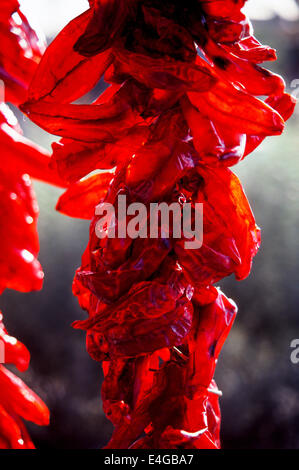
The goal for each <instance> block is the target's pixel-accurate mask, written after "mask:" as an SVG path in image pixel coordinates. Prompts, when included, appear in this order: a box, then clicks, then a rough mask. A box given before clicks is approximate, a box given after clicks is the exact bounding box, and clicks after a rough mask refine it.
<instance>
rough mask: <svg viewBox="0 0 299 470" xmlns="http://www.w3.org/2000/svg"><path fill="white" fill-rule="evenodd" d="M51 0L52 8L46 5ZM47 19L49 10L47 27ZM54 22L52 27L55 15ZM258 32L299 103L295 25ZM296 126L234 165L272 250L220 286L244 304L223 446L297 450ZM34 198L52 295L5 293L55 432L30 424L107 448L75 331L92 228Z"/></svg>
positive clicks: (40, 188)
mask: <svg viewBox="0 0 299 470" xmlns="http://www.w3.org/2000/svg"><path fill="white" fill-rule="evenodd" d="M63 1H64V0H61V3H63ZM254 1H255V2H256V4H257V3H258V2H259V1H260V0H253V1H251V3H254ZM80 2H81V0H80ZM80 2H79V3H80ZM31 3H32V1H31ZM39 3H42V2H41V0H39ZM43 3H44V4H45V5H44V8H46V4H47V1H46V0H43ZM72 3H73V4H74V5H75V4H76V1H74V0H73V2H72ZM81 3H82V2H81ZM68 4H70V2H68ZM78 6H79V4H78V5H77V7H78ZM50 13H51V11H50V10H49V14H50ZM75 14H77V11H76V12H75ZM46 15H47V12H46V11H44V18H43V20H44V23H45V17H46ZM69 16H72V13H71V12H70V13H69ZM49 21H50V20H49ZM51 21H52V22H53V24H54V27H53V28H52V29H55V18H52V19H51ZM60 21H62V19H61V18H60ZM57 23H59V21H57ZM254 26H255V29H256V36H257V37H258V38H259V39H260V40H261V41H262V42H263V43H267V44H271V45H272V46H274V47H276V48H277V49H278V51H279V61H278V62H277V63H276V64H269V67H270V68H271V69H272V70H274V71H278V72H279V73H281V74H282V75H283V76H284V77H285V78H286V82H287V87H288V89H289V91H293V92H294V93H295V94H296V88H293V89H292V88H291V83H292V80H294V79H297V78H298V79H299V64H298V52H299V30H298V22H296V21H293V22H289V21H285V20H282V19H281V18H278V17H277V16H276V17H275V18H273V19H271V20H268V21H256V22H254ZM47 33H48V34H49V31H47ZM48 39H49V40H51V37H49V38H48ZM297 88H298V89H299V83H298V85H297ZM297 95H298V96H299V93H297ZM298 120H299V118H298V114H297V115H296V116H294V117H293V118H292V119H291V121H289V123H288V126H287V129H286V131H285V134H284V135H283V136H282V137H273V138H270V139H268V140H267V141H265V142H264V144H263V145H262V146H261V147H260V148H259V149H258V150H257V151H256V152H255V153H254V154H252V155H250V156H249V157H247V159H246V160H245V161H244V162H242V163H241V164H240V165H239V166H238V168H234V170H235V171H236V173H237V174H238V176H239V177H240V178H241V180H242V182H243V185H244V187H245V190H246V193H247V196H248V198H249V200H250V202H251V205H252V208H253V210H254V213H255V215H256V219H257V223H258V224H259V225H260V226H261V228H262V239H263V244H262V248H261V250H260V252H259V254H258V256H257V257H256V259H255V261H254V264H253V271H252V274H251V275H250V277H249V278H248V279H247V280H246V281H243V282H241V283H238V282H236V281H235V279H233V278H229V279H226V280H225V281H223V282H222V283H221V286H222V288H223V290H224V292H225V293H226V294H227V295H228V296H229V297H232V298H233V299H234V300H235V301H236V302H237V303H238V306H239V314H238V317H237V321H236V323H235V326H234V328H233V330H232V332H231V334H230V337H229V339H228V341H227V343H226V345H225V347H224V350H223V353H222V356H221V357H220V361H219V365H218V369H217V374H216V379H217V382H218V385H219V387H220V388H221V389H222V390H223V394H224V396H223V398H222V400H221V405H222V414H223V425H222V441H223V447H224V448H244V449H245V448H250V449H254V448H276V449H281V448H299V364H298V365H294V364H292V363H291V360H290V353H291V348H290V343H291V341H292V340H293V339H294V338H299V311H298V301H299V290H298V281H299V274H298V273H299V256H298V252H299V236H298V231H299V213H298V201H299V197H298V196H299V184H298V180H299V160H298V147H299V141H298V124H299V122H298ZM21 124H22V125H23V127H24V130H25V133H26V135H27V136H29V137H31V138H32V139H34V140H35V141H37V142H39V143H42V144H43V145H44V146H47V147H49V144H50V142H51V141H53V138H52V136H48V135H47V134H45V133H44V132H42V131H41V130H39V129H38V128H37V127H35V126H34V125H32V124H31V123H30V122H29V121H28V120H26V119H24V118H23V117H21ZM35 189H36V193H37V197H38V201H39V204H40V210H41V215H40V219H39V232H40V243H41V252H40V260H41V263H42V265H43V267H44V271H45V284H44V289H43V291H41V292H38V293H32V294H25V295H24V294H18V293H16V292H13V291H6V292H5V293H4V294H3V295H2V297H1V299H0V307H1V309H2V310H3V311H4V313H5V318H6V324H7V327H8V329H9V331H10V332H11V334H14V335H15V336H17V337H18V338H20V339H21V340H22V341H23V342H24V343H25V344H26V345H27V346H28V347H29V349H30V351H31V354H32V362H31V367H30V369H29V371H28V372H27V373H26V374H23V376H22V377H23V378H25V380H26V382H27V383H28V384H29V385H31V386H32V387H33V388H34V389H35V390H36V391H37V392H38V393H39V394H40V395H41V396H42V397H43V398H44V400H45V401H46V402H47V404H48V406H49V408H50V410H51V413H52V420H51V425H50V427H49V428H39V427H36V426H31V425H30V426H29V427H30V430H31V433H32V436H33V438H34V440H35V442H36V444H37V446H38V447H42V448H64V449H65V448H69V449H76V448H98V447H102V446H103V445H104V444H105V443H106V442H107V441H108V439H109V435H110V433H111V429H112V428H111V425H110V423H109V422H108V421H107V420H106V418H105V416H104V415H103V412H102V410H101V403H100V385H101V380H102V374H101V368H100V366H99V365H98V364H97V363H95V362H93V361H92V360H91V359H90V358H89V356H88V355H87V353H86V351H85V335H84V333H83V332H80V331H75V330H73V329H72V328H71V326H70V325H71V323H72V322H73V321H74V320H76V319H79V318H85V315H84V313H83V312H82V311H81V310H80V308H79V306H78V304H77V301H76V299H75V298H73V296H72V293H71V283H72V278H73V275H74V271H75V269H76V267H77V266H79V265H80V258H81V254H82V252H83V250H84V248H85V246H86V243H87V240H88V223H86V222H82V221H79V220H72V219H70V218H68V217H65V216H62V215H60V214H59V213H57V212H55V210H54V208H55V204H56V201H57V198H58V196H59V194H60V193H61V191H60V190H57V189H55V188H51V187H47V186H45V185H42V184H40V183H35Z"/></svg>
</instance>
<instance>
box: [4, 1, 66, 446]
mask: <svg viewBox="0 0 299 470" xmlns="http://www.w3.org/2000/svg"><path fill="white" fill-rule="evenodd" d="M0 43H1V49H0V80H1V83H0V85H1V90H0V91H1V96H0V147H1V162H0V239H1V253H0V293H2V292H3V290H5V289H6V288H9V289H15V290H17V291H20V292H30V291H32V290H38V289H41V287H42V283H43V277H44V274H43V271H42V268H41V266H40V264H39V262H38V260H37V256H38V252H39V241H38V234H37V217H38V205H37V201H36V199H35V194H34V192H33V189H32V184H31V180H30V177H29V175H28V173H29V174H30V175H32V176H33V177H36V178H38V179H41V180H44V181H47V182H48V183H53V184H59V178H57V177H56V176H55V173H54V172H52V171H51V170H49V161H50V155H49V154H48V153H47V152H46V151H45V150H43V149H42V148H40V147H38V146H37V145H35V144H33V143H32V142H30V141H29V140H28V139H26V138H25V137H24V136H23V135H22V131H21V128H20V126H19V124H18V121H17V118H16V117H15V115H14V114H13V112H12V110H11V109H10V108H9V107H8V106H7V104H6V103H5V102H4V99H6V100H7V101H9V102H10V103H12V104H14V105H16V106H18V105H19V104H20V103H21V102H23V101H24V100H25V98H26V96H27V91H28V86H29V83H30V81H31V79H32V76H33V74H34V72H35V70H36V68H37V65H38V62H39V61H40V59H41V57H42V54H43V52H44V49H45V47H44V43H43V40H42V38H40V37H39V36H38V35H37V34H36V32H35V31H34V30H33V29H32V28H31V26H30V24H29V23H28V21H27V19H26V17H25V16H24V15H23V13H22V11H21V10H20V8H19V2H18V1H15V0H2V2H1V12H0ZM0 359H1V361H0V362H1V365H0V448H1V449H3V448H4V449H11V448H13V449H32V448H34V445H33V443H32V441H31V439H30V437H29V435H28V433H27V431H26V428H25V426H24V424H23V419H24V420H28V421H32V422H34V423H36V424H39V425H47V424H48V423H49V411H48V409H47V407H46V405H45V404H44V403H43V402H42V400H41V399H40V398H39V397H38V396H37V395H36V394H35V393H34V392H33V391H32V390H30V389H29V388H28V387H27V386H26V385H25V383H24V382H23V381H22V380H21V379H19V378H18V377H17V376H16V375H14V374H13V373H12V372H10V371H9V370H8V369H7V368H6V367H4V365H2V363H3V360H4V362H5V363H6V364H14V365H15V366H16V367H17V368H18V370H19V371H21V372H24V371H25V370H26V369H27V368H28V366H29V362H30V354H29V351H28V350H27V349H26V347H25V346H24V345H23V344H22V343H20V342H19V341H17V340H16V339H15V338H13V337H11V336H9V335H8V332H7V331H6V329H5V327H4V324H3V317H2V314H1V313H0Z"/></svg>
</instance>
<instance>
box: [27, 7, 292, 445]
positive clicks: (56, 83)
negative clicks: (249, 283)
mask: <svg viewBox="0 0 299 470" xmlns="http://www.w3.org/2000/svg"><path fill="white" fill-rule="evenodd" d="M89 3H90V8H89V9H88V10H87V11H86V12H85V13H83V14H82V15H80V16H79V17H77V18H75V19H74V20H73V21H72V22H71V23H70V24H69V25H67V26H66V27H65V28H64V30H63V31H62V32H61V33H60V34H59V35H58V36H57V38H56V39H55V40H54V41H53V42H52V44H51V45H50V46H49V48H48V49H47V51H46V53H45V55H44V57H43V59H42V61H41V64H40V66H39V68H38V70H37V73H36V74H35V77H34V80H33V82H32V84H31V87H30V90H29V98H28V100H27V102H26V103H25V104H24V105H22V110H23V111H24V112H26V113H27V115H28V116H29V117H30V118H31V119H32V120H33V121H34V122H35V123H37V124H38V125H39V126H41V127H42V128H43V129H45V130H47V131H49V132H51V133H53V134H55V135H59V136H61V137H62V139H61V141H60V143H55V144H54V145H53V155H52V164H51V167H52V168H53V169H56V171H57V174H58V175H59V177H60V178H62V179H63V180H64V181H65V183H66V184H68V185H69V187H68V189H67V191H66V192H65V193H64V195H63V196H62V197H61V198H60V200H59V202H58V205H57V208H58V210H60V211H61V212H63V213H65V214H68V215H70V216H73V217H79V218H85V219H90V220H91V226H90V240H89V243H88V246H87V248H86V251H85V253H84V255H83V257H82V266H81V267H80V268H79V269H78V271H77V273H76V276H75V280H74V285H73V291H74V294H75V295H76V296H77V297H78V300H79V302H80V305H81V307H82V308H83V309H84V310H86V311H87V313H88V318H87V319H86V320H83V321H78V322H76V323H75V324H74V326H75V327H76V328H82V329H84V330H86V332H87V349H88V351H89V353H90V355H91V356H92V357H93V358H94V359H95V360H97V361H100V362H102V364H103V369H104V375H105V380H104V384H103V387H102V398H103V407H104V411H105V413H106V415H107V416H108V418H109V419H110V420H111V421H112V422H113V424H114V426H115V430H114V433H113V436H112V438H111V440H110V442H109V443H108V445H107V448H111V449H116V448H117V449H126V448H132V449H138V448H158V449H160V448H170V449H178V448H186V449H203V448H212V449H217V448H219V447H220V437H219V436H220V410H219V403H218V398H219V395H220V392H219V390H218V389H217V386H216V384H215V382H214V380H213V376H214V371H215V366H216V363H217V360H218V356H219V353H220V350H221V347H222V345H223V343H224V341H225V339H226V337H227V335H228V333H229V331H230V328H231V327H232V324H233V322H234V319H235V316H236V313H237V308H236V305H235V304H234V302H233V301H231V300H230V299H228V298H227V297H225V295H224V294H223V293H222V292H221V291H220V290H219V289H217V288H216V287H215V286H214V284H215V283H217V282H218V281H220V280H221V279H222V278H224V277H225V276H229V275H231V274H234V275H235V276H236V278H237V279H238V280H242V279H244V278H246V277H247V276H248V274H249V273H250V270H251V264H252V259H253V257H254V256H255V255H256V253H257V251H258V248H259V245H260V231H259V228H258V227H257V226H256V224H255V220H254V216H253V214H252V211H251V208H250V205H249V203H248V201H247V198H246V195H245V193H244V191H243V189H242V186H241V183H240V181H239V180H238V178H237V177H236V175H234V173H233V172H232V171H231V170H230V168H229V167H231V166H233V165H235V164H237V163H238V162H239V161H241V160H242V159H243V158H244V157H245V156H246V155H248V154H249V153H251V152H252V151H253V150H254V149H255V148H256V147H257V146H258V145H259V144H260V143H261V142H262V141H263V140H264V138H265V137H267V136H271V135H279V134H281V132H282V131H283V128H284V122H285V120H287V119H288V118H289V117H290V116H291V114H292V112H293V110H294V106H295V102H294V99H293V98H292V97H291V96H290V95H288V94H287V93H286V92H285V84H284V81H283V79H282V78H281V77H279V76H277V75H275V74H273V73H271V72H269V71H268V70H266V69H264V68H262V67H261V66H260V65H259V64H261V63H262V62H264V61H268V60H275V58H276V53H275V51H274V50H273V49H271V48H270V47H268V46H263V45H262V44H260V43H259V42H258V41H257V39H256V38H255V37H254V36H253V29H252V26H251V24H250V21H249V19H248V18H246V16H245V15H244V14H243V13H242V8H243V6H244V4H245V0H238V1H233V0H209V1H204V0H191V1H190V2H187V3H186V2H174V1H172V0H165V1H163V2H161V1H159V0H145V1H140V0H129V1H128V0H126V1H125V0H94V1H90V2H89ZM62 45H63V47H62ZM102 77H104V79H105V81H106V82H107V83H108V84H109V85H110V86H109V87H108V88H107V89H106V90H105V91H104V92H103V93H102V94H101V95H100V96H99V97H98V98H97V99H96V100H95V102H93V103H92V104H90V105H83V104H74V101H75V100H76V99H78V98H79V97H80V96H83V95H84V94H85V93H86V92H87V91H88V90H90V89H91V88H92V87H93V86H94V85H95V84H96V83H97V82H98V81H99V80H100V78H102ZM261 96H266V99H265V100H263V99H261ZM119 195H125V196H126V197H127V204H129V203H131V202H136V201H137V202H143V203H144V204H146V205H149V204H150V203H151V202H162V201H164V202H168V203H171V202H179V203H180V204H181V205H182V206H184V204H185V203H186V202H189V203H191V204H192V207H193V208H194V207H195V204H196V203H198V202H199V203H203V204H204V233H203V245H202V246H201V248H198V249H195V250H187V249H186V248H185V245H184V242H185V241H186V240H185V239H179V240H178V239H175V238H174V237H172V236H170V238H169V239H166V238H163V237H162V236H160V238H158V239H150V238H145V239H142V238H137V239H134V240H133V239H130V238H128V237H125V236H124V237H123V238H115V239H111V238H107V237H106V238H104V239H99V238H98V237H97V236H96V233H95V227H96V224H97V222H98V220H99V216H94V209H95V206H96V205H97V204H98V203H101V202H104V201H105V202H110V203H112V204H114V205H115V204H116V201H117V197H118V196H119ZM144 222H145V221H144ZM115 223H116V226H117V227H118V226H119V225H121V224H122V220H120V218H119V217H116V221H115Z"/></svg>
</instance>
